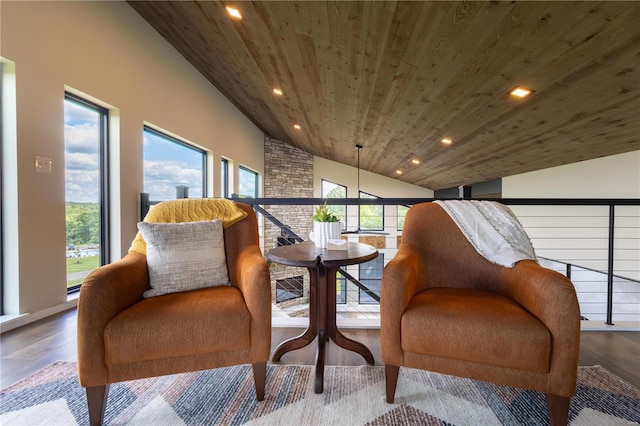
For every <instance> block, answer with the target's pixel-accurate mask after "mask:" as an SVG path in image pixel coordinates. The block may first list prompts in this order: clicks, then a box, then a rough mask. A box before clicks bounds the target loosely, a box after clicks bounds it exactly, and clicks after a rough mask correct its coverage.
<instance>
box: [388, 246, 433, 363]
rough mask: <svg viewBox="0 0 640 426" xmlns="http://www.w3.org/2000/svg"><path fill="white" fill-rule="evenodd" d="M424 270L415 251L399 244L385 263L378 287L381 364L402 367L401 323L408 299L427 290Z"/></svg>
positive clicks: (422, 263) (411, 247) (420, 258)
mask: <svg viewBox="0 0 640 426" xmlns="http://www.w3.org/2000/svg"><path fill="white" fill-rule="evenodd" d="M426 276H427V274H426V269H425V265H424V262H423V261H422V257H421V256H420V255H419V253H418V251H417V250H416V249H415V248H414V247H413V246H412V245H409V244H402V245H400V248H399V249H398V252H397V253H396V255H395V257H394V258H393V259H392V260H391V261H390V262H389V263H387V265H386V266H385V268H384V272H383V274H382V281H381V283H380V319H381V323H380V341H381V348H382V362H384V363H385V364H391V365H397V366H399V365H403V362H402V347H401V344H400V320H401V318H402V314H403V312H404V310H405V309H406V308H407V305H408V304H409V301H410V300H411V298H412V297H413V296H414V295H415V294H416V293H418V292H420V291H422V290H423V289H425V288H426V287H427V278H426Z"/></svg>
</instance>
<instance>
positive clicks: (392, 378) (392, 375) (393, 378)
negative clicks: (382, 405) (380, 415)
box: [384, 364, 400, 404]
mask: <svg viewBox="0 0 640 426" xmlns="http://www.w3.org/2000/svg"><path fill="white" fill-rule="evenodd" d="M399 372H400V367H399V366H397V365H389V364H385V366H384V377H385V383H386V388H387V402H388V403H389V404H393V400H394V399H395V397H396V385H397V384H398V373H399Z"/></svg>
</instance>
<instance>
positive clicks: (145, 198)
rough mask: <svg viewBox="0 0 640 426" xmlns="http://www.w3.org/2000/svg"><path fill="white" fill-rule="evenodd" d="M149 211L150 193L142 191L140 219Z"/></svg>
mask: <svg viewBox="0 0 640 426" xmlns="http://www.w3.org/2000/svg"><path fill="white" fill-rule="evenodd" d="M148 211H149V194H148V193H146V192H141V193H140V220H144V217H145V216H146V214H147V212H148Z"/></svg>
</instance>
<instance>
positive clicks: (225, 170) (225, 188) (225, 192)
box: [220, 157, 230, 198]
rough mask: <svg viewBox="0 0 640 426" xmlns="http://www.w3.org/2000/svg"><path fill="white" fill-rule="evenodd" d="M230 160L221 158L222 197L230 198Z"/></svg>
mask: <svg viewBox="0 0 640 426" xmlns="http://www.w3.org/2000/svg"><path fill="white" fill-rule="evenodd" d="M229 168H230V165H229V159H228V158H224V157H222V158H220V180H221V185H222V188H221V189H222V191H221V192H222V197H224V198H229Z"/></svg>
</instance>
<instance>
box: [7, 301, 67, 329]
mask: <svg viewBox="0 0 640 426" xmlns="http://www.w3.org/2000/svg"><path fill="white" fill-rule="evenodd" d="M76 306H78V293H75V294H71V295H69V298H68V299H67V301H66V302H64V303H60V304H59V305H56V306H52V307H50V308H47V309H43V310H41V311H38V312H34V313H32V314H31V313H26V314H20V315H2V316H0V334H1V333H4V332H5V331H9V330H13V329H14V328H18V327H22V326H23V325H27V324H30V323H32V322H35V321H38V320H40V319H42V318H46V317H49V316H51V315H55V314H58V313H60V312H64V311H67V310H69V309H73V308H75V307H76Z"/></svg>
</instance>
